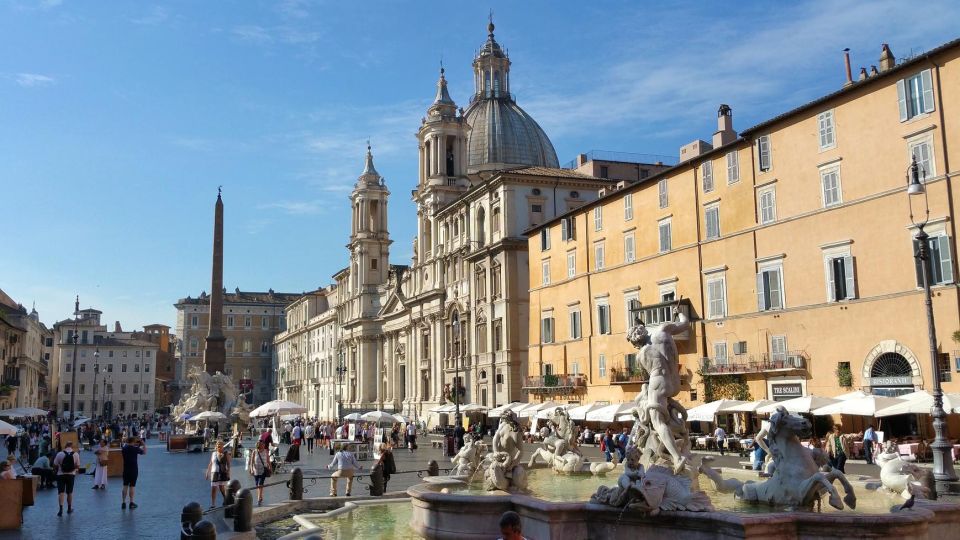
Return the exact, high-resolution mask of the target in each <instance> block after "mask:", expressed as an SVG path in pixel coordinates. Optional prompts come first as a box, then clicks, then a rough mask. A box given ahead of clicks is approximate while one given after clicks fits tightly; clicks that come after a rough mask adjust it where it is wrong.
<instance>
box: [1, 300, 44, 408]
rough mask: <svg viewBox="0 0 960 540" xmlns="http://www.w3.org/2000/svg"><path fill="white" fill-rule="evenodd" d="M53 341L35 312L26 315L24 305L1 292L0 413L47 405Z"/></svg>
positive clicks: (34, 310)
mask: <svg viewBox="0 0 960 540" xmlns="http://www.w3.org/2000/svg"><path fill="white" fill-rule="evenodd" d="M52 337H53V332H52V331H51V330H50V329H48V328H47V327H46V326H45V325H44V324H43V323H42V322H40V315H39V314H38V313H37V310H36V309H33V310H31V311H30V312H29V313H27V310H26V308H24V307H23V305H21V304H18V303H16V302H14V301H13V300H12V299H11V298H10V297H9V296H7V295H6V294H5V293H4V292H3V291H0V363H2V365H3V372H2V375H0V409H4V408H10V407H36V408H43V407H46V406H48V405H49V400H50V398H49V395H48V386H47V376H48V364H49V354H50V347H49V345H50V344H51V342H52Z"/></svg>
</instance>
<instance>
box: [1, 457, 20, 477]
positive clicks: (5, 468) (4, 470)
mask: <svg viewBox="0 0 960 540" xmlns="http://www.w3.org/2000/svg"><path fill="white" fill-rule="evenodd" d="M16 479H17V473H15V472H13V466H11V465H10V462H9V461H3V462H0V480H16Z"/></svg>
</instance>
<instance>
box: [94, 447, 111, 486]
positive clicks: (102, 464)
mask: <svg viewBox="0 0 960 540" xmlns="http://www.w3.org/2000/svg"><path fill="white" fill-rule="evenodd" d="M93 454H94V455H95V456H96V458H97V466H96V468H95V469H94V471H93V489H107V465H108V464H109V463H110V449H109V448H107V440H106V439H100V446H98V447H97V449H96V450H94V451H93Z"/></svg>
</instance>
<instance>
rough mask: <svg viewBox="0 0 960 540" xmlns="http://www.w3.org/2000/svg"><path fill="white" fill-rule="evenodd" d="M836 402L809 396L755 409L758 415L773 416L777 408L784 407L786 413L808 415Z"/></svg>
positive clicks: (833, 399) (836, 401) (832, 399)
mask: <svg viewBox="0 0 960 540" xmlns="http://www.w3.org/2000/svg"><path fill="white" fill-rule="evenodd" d="M838 402H839V400H837V399H835V398H825V397H820V396H813V395H810V396H803V397H798V398H793V399H788V400H786V401H778V402H775V403H771V404H770V405H766V406H764V407H760V408H759V409H757V412H758V413H760V414H773V413H775V412H777V407H784V408H786V409H787V412H792V413H794V414H802V413H809V412H811V411H813V410H815V409H819V408H820V407H826V406H827V405H832V404H834V403H838Z"/></svg>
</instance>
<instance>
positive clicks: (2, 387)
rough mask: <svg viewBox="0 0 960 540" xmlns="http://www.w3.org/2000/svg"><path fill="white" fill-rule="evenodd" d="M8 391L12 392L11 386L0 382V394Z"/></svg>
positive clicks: (5, 393) (6, 393)
mask: <svg viewBox="0 0 960 540" xmlns="http://www.w3.org/2000/svg"><path fill="white" fill-rule="evenodd" d="M10 392H13V387H12V386H10V385H9V384H0V396H6V395H9V394H10Z"/></svg>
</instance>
